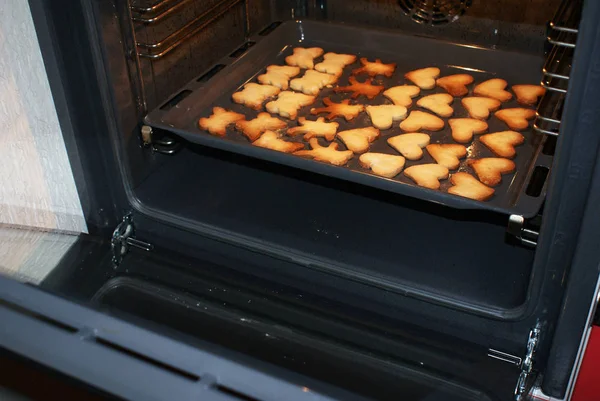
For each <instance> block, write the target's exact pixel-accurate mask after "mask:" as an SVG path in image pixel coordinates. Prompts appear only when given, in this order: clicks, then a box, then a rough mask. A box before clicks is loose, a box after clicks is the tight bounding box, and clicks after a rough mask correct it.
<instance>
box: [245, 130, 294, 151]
mask: <svg viewBox="0 0 600 401" xmlns="http://www.w3.org/2000/svg"><path fill="white" fill-rule="evenodd" d="M252 145H254V146H259V147H261V148H267V149H271V150H276V151H278V152H283V153H293V152H295V151H297V150H299V149H302V148H304V145H303V144H301V143H296V142H288V141H284V140H283V139H281V138H280V137H279V134H278V133H276V132H273V131H267V132H265V133H264V134H262V135H261V137H260V138H258V139H257V140H256V141H254V142H252Z"/></svg>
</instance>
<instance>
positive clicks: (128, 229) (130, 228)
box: [110, 213, 154, 268]
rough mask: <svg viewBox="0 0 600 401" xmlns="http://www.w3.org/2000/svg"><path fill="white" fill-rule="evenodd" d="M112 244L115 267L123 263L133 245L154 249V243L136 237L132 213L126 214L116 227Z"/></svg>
mask: <svg viewBox="0 0 600 401" xmlns="http://www.w3.org/2000/svg"><path fill="white" fill-rule="evenodd" d="M110 244H111V249H112V254H113V257H112V262H113V265H114V267H115V268H116V267H118V266H119V265H120V264H121V262H122V261H123V256H125V254H126V253H127V252H128V251H129V247H132V246H133V247H136V248H140V249H143V250H145V251H151V250H153V249H154V245H152V244H149V243H147V242H143V241H140V240H138V239H135V225H134V224H133V216H132V215H131V213H128V214H126V215H125V216H124V217H123V221H122V222H120V223H119V225H118V226H117V228H115V231H113V234H112V238H111V240H110Z"/></svg>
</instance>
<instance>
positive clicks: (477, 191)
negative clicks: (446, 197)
mask: <svg viewBox="0 0 600 401" xmlns="http://www.w3.org/2000/svg"><path fill="white" fill-rule="evenodd" d="M450 182H451V183H452V185H453V186H452V187H450V188H448V193H449V194H453V195H458V196H462V197H464V198H469V199H474V200H478V201H486V200H488V199H490V198H491V197H492V196H493V195H494V190H493V189H492V188H490V187H487V186H485V185H484V184H482V183H480V182H479V181H477V179H476V178H475V177H473V176H472V175H471V174H469V173H463V172H460V173H454V174H452V177H450Z"/></svg>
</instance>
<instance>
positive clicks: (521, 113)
mask: <svg viewBox="0 0 600 401" xmlns="http://www.w3.org/2000/svg"><path fill="white" fill-rule="evenodd" d="M494 115H495V116H496V117H497V118H498V119H499V120H502V121H504V122H505V123H506V125H508V128H510V129H512V130H515V131H521V130H524V129H526V128H527V127H529V121H528V120H531V119H532V118H533V117H535V110H531V109H524V108H519V107H517V108H514V109H504V110H498V111H497V112H496V113H495V114H494Z"/></svg>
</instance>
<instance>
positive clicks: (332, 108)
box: [310, 97, 365, 121]
mask: <svg viewBox="0 0 600 401" xmlns="http://www.w3.org/2000/svg"><path fill="white" fill-rule="evenodd" d="M323 103H324V104H325V106H326V107H317V108H312V109H310V113H311V114H315V115H316V114H321V113H329V114H328V115H327V116H326V118H327V119H329V120H332V119H334V118H336V117H338V116H342V117H344V118H345V119H346V121H350V120H352V119H354V118H355V117H356V116H358V115H359V114H360V112H361V111H363V110H364V109H365V107H364V106H363V105H361V104H350V99H346V100H342V103H334V102H332V101H331V99H329V98H328V97H326V98H325V99H323Z"/></svg>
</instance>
